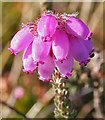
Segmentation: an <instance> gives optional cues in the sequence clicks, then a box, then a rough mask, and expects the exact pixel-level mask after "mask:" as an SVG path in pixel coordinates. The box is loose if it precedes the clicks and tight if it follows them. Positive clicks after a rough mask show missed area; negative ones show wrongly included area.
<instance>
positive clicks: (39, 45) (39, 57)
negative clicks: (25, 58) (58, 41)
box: [32, 36, 51, 64]
mask: <svg viewBox="0 0 105 120" xmlns="http://www.w3.org/2000/svg"><path fill="white" fill-rule="evenodd" d="M50 48H51V42H43V40H42V38H41V37H40V36H36V37H35V39H34V41H33V44H32V57H33V59H34V61H36V62H38V63H42V64H43V61H44V60H45V58H46V57H47V56H48V54H49V52H50Z"/></svg>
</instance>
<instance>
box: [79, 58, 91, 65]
mask: <svg viewBox="0 0 105 120" xmlns="http://www.w3.org/2000/svg"><path fill="white" fill-rule="evenodd" d="M89 62H90V59H88V60H85V61H82V62H80V63H79V65H85V66H86V65H87V63H89Z"/></svg>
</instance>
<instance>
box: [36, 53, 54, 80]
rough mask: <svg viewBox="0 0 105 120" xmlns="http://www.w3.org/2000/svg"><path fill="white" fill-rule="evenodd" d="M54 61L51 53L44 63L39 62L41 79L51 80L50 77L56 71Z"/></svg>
mask: <svg viewBox="0 0 105 120" xmlns="http://www.w3.org/2000/svg"><path fill="white" fill-rule="evenodd" d="M54 67H55V64H54V61H53V58H52V57H51V55H50V54H49V55H48V56H47V57H46V59H45V60H44V64H39V66H38V73H39V75H40V77H39V79H41V80H43V81H49V80H50V79H49V77H50V76H51V74H52V73H53V71H54Z"/></svg>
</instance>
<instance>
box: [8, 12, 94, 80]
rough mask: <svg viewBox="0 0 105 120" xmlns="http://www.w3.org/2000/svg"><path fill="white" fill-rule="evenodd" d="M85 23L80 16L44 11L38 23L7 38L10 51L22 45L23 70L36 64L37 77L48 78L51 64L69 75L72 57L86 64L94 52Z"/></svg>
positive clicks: (50, 72)
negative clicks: (9, 40)
mask: <svg viewBox="0 0 105 120" xmlns="http://www.w3.org/2000/svg"><path fill="white" fill-rule="evenodd" d="M91 36H92V33H90V31H89V29H88V27H87V25H86V24H85V23H83V22H82V21H81V20H80V19H78V18H76V17H73V16H69V15H65V14H62V15H61V14H49V13H47V12H46V14H44V15H43V16H42V17H41V18H40V19H39V20H38V23H37V24H36V23H34V24H30V25H26V26H25V27H24V28H22V29H21V30H20V31H19V32H17V33H16V35H15V36H14V37H13V39H12V41H11V47H10V48H9V49H10V50H11V51H12V52H13V53H14V54H17V53H18V52H20V51H21V50H23V49H25V51H24V54H23V66H24V69H23V71H24V72H34V70H35V69H36V68H37V67H38V73H39V79H41V80H43V81H49V80H50V76H51V74H52V73H53V71H54V68H55V66H56V67H57V69H58V70H59V72H60V73H61V76H62V77H67V76H71V72H72V71H73V65H74V59H75V60H77V61H78V62H79V64H80V65H83V64H84V65H86V64H87V63H88V62H89V61H90V58H89V56H90V55H91V54H92V53H93V52H94V49H93V48H92V47H93V45H92V41H91Z"/></svg>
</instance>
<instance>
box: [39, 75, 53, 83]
mask: <svg viewBox="0 0 105 120" xmlns="http://www.w3.org/2000/svg"><path fill="white" fill-rule="evenodd" d="M38 78H39V79H40V80H42V81H44V82H45V81H50V80H51V79H46V78H43V77H41V76H40V77H38Z"/></svg>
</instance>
